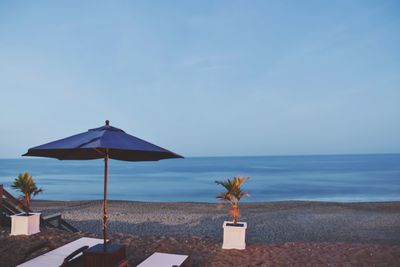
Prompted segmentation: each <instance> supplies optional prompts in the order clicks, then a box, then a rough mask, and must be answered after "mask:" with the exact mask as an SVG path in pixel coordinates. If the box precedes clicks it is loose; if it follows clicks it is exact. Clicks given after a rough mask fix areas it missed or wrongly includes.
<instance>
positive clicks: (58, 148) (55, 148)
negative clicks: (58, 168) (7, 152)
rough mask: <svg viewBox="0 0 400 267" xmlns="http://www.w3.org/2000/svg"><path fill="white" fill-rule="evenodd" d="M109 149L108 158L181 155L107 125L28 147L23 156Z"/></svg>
mask: <svg viewBox="0 0 400 267" xmlns="http://www.w3.org/2000/svg"><path fill="white" fill-rule="evenodd" d="M107 149H108V156H109V158H111V159H117V160H125V161H157V160H160V159H168V158H182V156H180V155H178V154H175V153H173V152H171V151H168V150H166V149H164V148H161V147H159V146H156V145H153V144H151V143H149V142H146V141H144V140H142V139H139V138H137V137H134V136H132V135H129V134H127V133H125V132H124V131H123V130H121V129H118V128H115V127H112V126H110V125H109V121H108V120H107V121H106V125H104V126H102V127H99V128H94V129H90V130H88V131H87V132H84V133H80V134H77V135H73V136H70V137H67V138H64V139H60V140H57V141H54V142H50V143H47V144H44V145H40V146H37V147H33V148H30V149H29V150H28V152H27V153H26V154H24V155H22V156H36V157H48V158H56V159H60V160H85V159H100V158H104V154H105V153H106V150H107Z"/></svg>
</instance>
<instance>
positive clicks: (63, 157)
mask: <svg viewBox="0 0 400 267" xmlns="http://www.w3.org/2000/svg"><path fill="white" fill-rule="evenodd" d="M99 139H100V137H96V138H93V139H91V140H89V141H88V142H86V143H83V144H80V145H79V146H77V147H74V148H73V149H68V150H67V151H65V153H64V154H63V156H61V157H60V158H59V159H65V158H66V156H67V155H70V154H72V153H73V152H75V151H74V150H75V149H77V148H81V147H83V146H85V145H87V144H90V143H92V142H94V141H96V140H99ZM95 150H96V151H97V148H95ZM97 152H99V151H97ZM102 155H104V154H102Z"/></svg>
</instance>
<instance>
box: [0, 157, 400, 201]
mask: <svg viewBox="0 0 400 267" xmlns="http://www.w3.org/2000/svg"><path fill="white" fill-rule="evenodd" d="M23 171H29V172H30V173H31V174H32V175H33V176H34V178H36V181H37V184H38V186H40V187H42V188H43V189H44V190H45V191H44V193H43V194H41V195H39V196H38V197H37V199H47V200H83V199H101V198H102V197H103V196H102V192H103V171H104V169H103V161H102V160H92V161H58V160H54V159H38V158H36V159H25V158H24V159H1V160H0V184H1V183H2V184H4V186H5V187H6V189H8V190H10V192H12V190H11V188H10V184H11V182H12V180H13V179H14V178H15V177H16V176H17V175H18V173H21V172H23ZM237 175H246V176H250V177H251V179H250V180H248V181H247V182H246V184H245V185H244V186H243V189H244V190H245V191H248V192H249V193H250V194H251V197H250V198H248V199H247V200H245V201H251V202H255V201H277V200H326V201H344V202H348V201H386V200H400V154H390V155H389V154H387V155H340V156H266V157H212V158H211V157H210V158H186V159H174V160H163V161H159V162H123V161H115V160H111V161H110V164H109V198H110V199H119V200H139V201H188V202H216V199H215V196H216V194H217V193H218V192H219V191H222V187H219V186H217V185H216V184H215V183H214V181H215V180H223V179H226V178H229V177H233V176H237ZM13 193H14V194H15V195H17V193H16V192H13Z"/></svg>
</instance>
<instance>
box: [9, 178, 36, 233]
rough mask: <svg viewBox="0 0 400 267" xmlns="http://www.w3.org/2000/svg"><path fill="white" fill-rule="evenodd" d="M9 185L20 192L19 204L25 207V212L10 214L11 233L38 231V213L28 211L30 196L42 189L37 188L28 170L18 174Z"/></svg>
mask: <svg viewBox="0 0 400 267" xmlns="http://www.w3.org/2000/svg"><path fill="white" fill-rule="evenodd" d="M11 187H12V188H13V189H14V190H17V191H19V192H21V193H22V196H21V197H20V199H19V201H20V204H19V206H20V207H22V208H23V209H25V212H23V213H20V214H17V215H13V216H11V235H32V234H36V233H38V232H40V213H34V212H30V203H31V199H32V197H34V196H36V195H37V194H39V193H41V192H42V191H43V190H42V189H41V188H37V186H36V183H35V181H34V180H33V177H32V175H30V174H29V173H28V172H24V173H21V174H19V175H18V177H17V178H15V180H14V182H13V183H12V184H11Z"/></svg>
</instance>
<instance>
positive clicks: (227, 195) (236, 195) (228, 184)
mask: <svg viewBox="0 0 400 267" xmlns="http://www.w3.org/2000/svg"><path fill="white" fill-rule="evenodd" d="M249 178H250V177H233V179H232V180H230V179H228V180H227V181H222V182H221V181H215V183H216V184H219V185H222V186H223V187H225V189H226V192H222V193H219V194H218V196H217V198H219V199H221V200H222V201H227V202H229V204H231V211H230V213H231V215H232V218H233V223H234V224H237V221H238V218H239V201H240V199H241V198H242V197H245V196H250V195H249V194H248V193H246V192H244V191H242V189H241V188H240V186H241V185H242V184H243V183H244V182H246V181H247V180H248V179H249Z"/></svg>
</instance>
